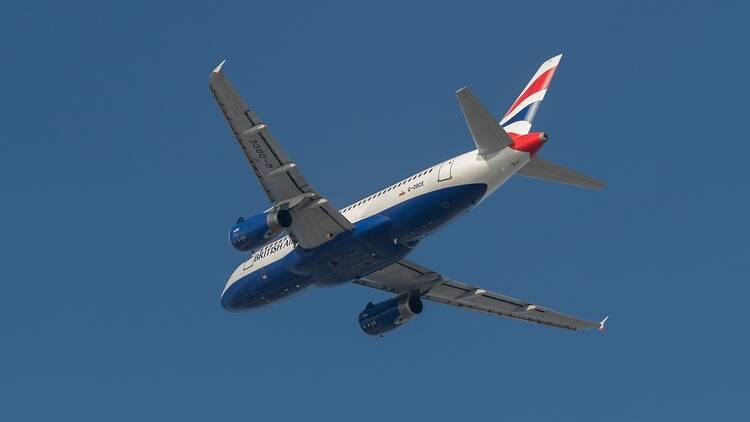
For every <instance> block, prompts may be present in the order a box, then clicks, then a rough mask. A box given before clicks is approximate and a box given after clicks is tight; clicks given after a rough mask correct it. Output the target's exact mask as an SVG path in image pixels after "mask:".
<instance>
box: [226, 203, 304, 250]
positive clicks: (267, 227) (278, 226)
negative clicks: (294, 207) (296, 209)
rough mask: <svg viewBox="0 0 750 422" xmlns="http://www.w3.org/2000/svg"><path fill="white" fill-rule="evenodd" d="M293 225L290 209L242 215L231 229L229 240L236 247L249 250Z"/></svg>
mask: <svg viewBox="0 0 750 422" xmlns="http://www.w3.org/2000/svg"><path fill="white" fill-rule="evenodd" d="M291 225H292V213H290V212H289V210H273V211H271V212H264V213H262V214H258V215H254V216H252V217H249V218H247V219H245V218H243V217H240V218H239V219H238V220H237V224H235V225H234V226H233V227H232V229H231V230H230V231H229V242H230V243H231V244H232V246H234V248H235V249H237V250H239V251H242V252H247V251H249V250H251V249H254V248H257V247H259V246H263V245H264V244H266V243H268V241H269V240H271V239H272V238H273V237H274V236H276V235H277V234H279V233H281V232H282V231H283V230H284V229H285V228H287V227H289V226H291Z"/></svg>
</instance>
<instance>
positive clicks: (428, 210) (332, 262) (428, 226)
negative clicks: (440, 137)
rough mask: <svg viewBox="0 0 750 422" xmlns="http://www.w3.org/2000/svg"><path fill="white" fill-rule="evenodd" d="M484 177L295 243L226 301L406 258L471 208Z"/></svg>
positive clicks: (241, 306)
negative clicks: (319, 238)
mask: <svg viewBox="0 0 750 422" xmlns="http://www.w3.org/2000/svg"><path fill="white" fill-rule="evenodd" d="M486 191H487V185H485V184H482V183H475V184H467V185H461V186H453V187H449V188H445V189H440V190H436V191H433V192H429V193H426V194H423V195H420V196H417V197H415V198H413V199H410V200H407V201H404V202H401V203H399V204H397V205H395V206H393V207H391V208H388V209H386V210H383V211H382V212H380V213H378V214H376V215H373V216H371V217H368V218H365V219H363V220H360V221H358V222H357V223H355V224H354V229H353V230H351V231H350V232H347V233H344V234H341V235H339V236H338V237H336V238H335V239H333V240H331V241H329V242H327V243H325V244H324V245H323V246H320V247H318V248H315V249H310V250H306V249H302V248H299V247H297V248H295V249H294V250H293V251H291V252H290V253H289V254H287V255H286V256H285V257H283V258H282V259H280V260H278V261H276V262H274V263H272V264H270V265H267V266H265V267H263V268H262V269H261V270H258V271H254V272H252V273H250V274H248V275H247V276H245V277H243V278H241V279H240V280H237V281H236V282H235V283H233V284H232V285H231V286H229V288H228V289H227V290H226V291H225V292H224V294H223V295H222V297H221V305H222V306H223V307H224V309H227V310H230V311H242V310H248V309H252V308H257V307H259V306H262V305H266V304H269V303H272V302H275V301H278V300H280V299H283V298H286V297H288V296H290V295H291V294H293V293H296V292H299V291H302V290H303V289H304V288H306V287H310V286H312V285H335V284H341V283H346V282H349V281H352V280H355V279H357V278H360V277H363V276H366V275H367V274H369V273H372V272H374V271H377V270H379V269H381V268H383V267H385V266H388V265H390V264H392V263H394V262H396V261H399V260H401V259H403V258H404V257H405V256H406V255H408V253H409V252H411V249H412V248H413V247H414V246H415V245H416V244H417V243H418V242H419V241H420V240H421V239H423V238H424V237H425V236H427V235H429V234H430V233H432V232H434V231H435V230H437V229H438V228H440V227H441V226H443V225H445V224H446V223H448V222H450V221H451V220H453V219H454V218H456V217H458V216H459V215H461V214H463V213H464V212H467V211H469V210H470V209H471V208H472V207H473V206H474V205H476V203H477V202H478V201H479V200H480V199H481V198H482V197H483V196H484V194H485V192H486Z"/></svg>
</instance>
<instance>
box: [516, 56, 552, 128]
mask: <svg viewBox="0 0 750 422" xmlns="http://www.w3.org/2000/svg"><path fill="white" fill-rule="evenodd" d="M556 69H557V66H555V67H553V68H551V69H548V70H547V71H546V72H544V73H542V74H541V75H539V77H538V78H536V80H535V81H534V82H532V84H531V85H529V87H528V88H526V90H525V91H524V92H523V93H522V94H521V95H519V96H518V99H517V100H516V102H514V103H513V105H512V106H510V108H509V109H508V111H507V112H506V113H505V116H507V115H508V114H510V112H511V111H513V110H514V109H515V108H516V107H517V106H518V105H519V104H521V103H522V102H523V100H525V99H526V98H528V97H529V96H531V95H533V94H535V93H537V92H539V91H541V90H543V89H546V88H547V87H549V84H550V82H552V76H554V75H555V70H556ZM505 116H503V117H505Z"/></svg>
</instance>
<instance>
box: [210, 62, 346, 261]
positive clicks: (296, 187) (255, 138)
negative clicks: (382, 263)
mask: <svg viewBox="0 0 750 422" xmlns="http://www.w3.org/2000/svg"><path fill="white" fill-rule="evenodd" d="M223 64H224V63H223V62H222V64H220V65H219V66H217V67H216V69H214V71H213V72H211V76H210V78H209V88H210V89H211V93H212V94H213V96H214V98H215V99H216V102H217V104H218V105H219V108H220V109H221V112H222V113H223V114H224V117H225V118H226V120H227V122H228V123H229V127H230V128H231V129H232V132H233V133H234V136H235V138H236V139H237V142H238V143H239V144H240V147H241V148H242V151H243V152H244V153H245V156H246V157H247V160H248V162H249V163H250V166H251V167H252V169H253V172H254V173H255V176H256V177H257V178H258V181H259V182H260V184H261V186H262V187H263V190H264V191H265V192H266V195H268V198H269V199H270V200H271V203H272V204H273V207H277V208H283V209H288V210H289V211H290V212H291V214H292V225H291V227H289V229H288V231H289V234H290V235H291V236H292V237H293V238H295V240H297V241H298V242H299V243H300V246H302V247H303V248H306V249H310V248H314V247H316V246H320V245H321V244H323V243H325V242H327V241H328V240H330V239H332V238H333V237H335V236H336V235H338V234H340V233H342V232H345V231H347V230H351V228H352V225H351V222H349V220H347V219H346V217H344V216H343V215H342V214H341V213H339V211H338V210H337V209H336V208H335V207H334V206H333V205H331V203H330V202H328V200H326V199H325V198H324V197H322V196H321V195H320V194H319V193H318V192H316V191H315V189H313V188H312V186H310V184H309V183H307V180H305V178H304V177H303V176H302V173H301V172H300V171H299V168H298V167H297V164H296V163H294V162H292V161H291V160H290V159H289V157H288V156H287V154H286V152H285V151H284V149H283V148H282V147H281V145H280V144H279V143H278V142H277V141H276V139H275V138H274V137H273V135H271V132H270V131H269V129H268V126H267V125H266V124H265V123H263V121H262V120H261V119H260V118H259V117H258V115H257V114H256V113H255V112H254V111H253V110H252V109H250V108H249V107H248V106H247V104H246V103H245V101H244V100H243V99H242V97H240V95H239V94H238V93H237V92H236V91H235V89H234V87H232V84H231V83H230V82H229V80H228V79H227V78H226V76H225V75H224V73H223V72H222V65H223Z"/></svg>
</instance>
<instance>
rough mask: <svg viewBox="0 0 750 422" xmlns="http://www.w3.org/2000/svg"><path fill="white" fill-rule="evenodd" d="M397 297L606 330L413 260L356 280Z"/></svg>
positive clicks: (553, 323) (602, 325) (594, 323)
mask: <svg viewBox="0 0 750 422" xmlns="http://www.w3.org/2000/svg"><path fill="white" fill-rule="evenodd" d="M354 282H355V283H356V284H361V285H364V286H368V287H372V288H376V289H381V290H386V291H389V292H392V293H396V294H407V293H411V294H421V295H422V298H423V299H429V300H432V301H435V302H439V303H445V304H448V305H453V306H457V307H459V308H468V309H472V310H474V311H479V312H485V313H489V314H494V315H498V316H504V317H508V318H514V319H520V320H524V321H529V322H536V323H539V324H545V325H551V326H553V327H559V328H567V329H569V330H579V329H586V328H599V329H600V330H602V329H603V328H604V322H605V321H606V318H605V319H604V321H602V322H593V321H586V320H584V319H580V318H576V317H574V316H570V315H565V314H562V313H560V312H556V311H553V310H551V309H548V308H545V307H542V306H539V305H535V304H532V303H530V302H527V301H524V300H520V299H516V298H512V297H510V296H505V295H502V294H500V293H495V292H490V291H487V290H484V289H481V288H479V287H476V286H471V285H468V284H464V283H461V282H459V281H456V280H452V279H450V278H447V277H444V276H442V275H440V274H438V273H436V272H434V271H431V270H429V269H427V268H424V267H422V266H420V265H417V264H415V263H413V262H411V261H407V260H401V261H399V262H397V263H395V264H391V265H389V266H387V267H385V268H383V269H381V270H378V271H376V272H374V273H372V274H369V275H367V276H366V277H363V278H361V279H358V280H356V281H354Z"/></svg>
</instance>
